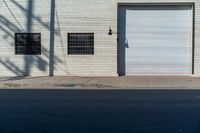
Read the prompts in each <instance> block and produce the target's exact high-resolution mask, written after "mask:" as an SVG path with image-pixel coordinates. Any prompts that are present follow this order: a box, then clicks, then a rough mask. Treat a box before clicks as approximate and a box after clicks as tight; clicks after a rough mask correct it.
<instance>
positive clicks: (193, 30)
mask: <svg viewBox="0 0 200 133" xmlns="http://www.w3.org/2000/svg"><path fill="white" fill-rule="evenodd" d="M128 6H191V9H192V13H193V15H192V21H193V22H192V70H191V74H192V75H191V76H193V75H194V69H195V68H194V66H195V65H194V63H195V2H173V3H123V2H122V3H121V2H119V3H117V29H118V45H117V72H118V75H119V76H126V74H121V73H120V61H119V60H120V48H119V45H120V42H119V38H120V34H119V27H120V23H119V22H120V16H119V11H120V8H121V7H128Z"/></svg>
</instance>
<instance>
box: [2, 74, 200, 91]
mask: <svg viewBox="0 0 200 133" xmlns="http://www.w3.org/2000/svg"><path fill="white" fill-rule="evenodd" d="M0 88H2V89H7V88H11V89H13V88H14V89H18V88H20V89H21V88H22V89H27V88H30V89H41V88H42V89H76V88H78V89H107V88H110V89H121V88H127V89H159V88H166V89H187V88H190V89H200V78H193V77H166V76H163V77H161V76H154V77H152V76H143V77H142V76H135V77H33V78H32V77H26V78H23V77H16V78H0Z"/></svg>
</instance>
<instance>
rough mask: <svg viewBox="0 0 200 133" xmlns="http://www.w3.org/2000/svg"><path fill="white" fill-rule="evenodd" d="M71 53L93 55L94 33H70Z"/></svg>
mask: <svg viewBox="0 0 200 133" xmlns="http://www.w3.org/2000/svg"><path fill="white" fill-rule="evenodd" d="M68 54H69V55H93V54H94V33H68Z"/></svg>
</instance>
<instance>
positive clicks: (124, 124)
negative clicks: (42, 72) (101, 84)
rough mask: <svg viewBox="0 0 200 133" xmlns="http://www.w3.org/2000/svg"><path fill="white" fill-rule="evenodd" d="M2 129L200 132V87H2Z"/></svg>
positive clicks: (31, 132)
mask: <svg viewBox="0 0 200 133" xmlns="http://www.w3.org/2000/svg"><path fill="white" fill-rule="evenodd" d="M0 133H200V91H197V90H196V91H192V90H190V91H186V90H182V91H181V90H179V91H178V90H177V91H176V90H174V91H172V90H168V91H158V90H157V91H153V90H152V91H145V90H142V91H139V90H138V91H137V90H123V91H122V90H0Z"/></svg>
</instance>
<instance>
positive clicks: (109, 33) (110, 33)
mask: <svg viewBox="0 0 200 133" xmlns="http://www.w3.org/2000/svg"><path fill="white" fill-rule="evenodd" d="M112 34H113V31H112V29H111V27H110V28H109V31H108V35H110V36H112Z"/></svg>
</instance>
